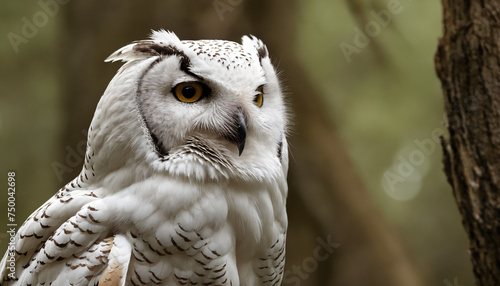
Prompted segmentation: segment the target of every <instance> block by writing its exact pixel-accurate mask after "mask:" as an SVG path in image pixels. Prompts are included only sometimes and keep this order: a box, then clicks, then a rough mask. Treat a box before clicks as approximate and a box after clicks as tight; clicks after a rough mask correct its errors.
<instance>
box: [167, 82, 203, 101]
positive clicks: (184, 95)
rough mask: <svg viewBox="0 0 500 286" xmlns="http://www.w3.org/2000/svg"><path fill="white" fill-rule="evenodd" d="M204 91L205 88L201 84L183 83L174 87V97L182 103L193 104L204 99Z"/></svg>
mask: <svg viewBox="0 0 500 286" xmlns="http://www.w3.org/2000/svg"><path fill="white" fill-rule="evenodd" d="M204 90H205V89H204V86H203V85H202V84H201V83H199V82H195V81H189V82H181V83H179V84H178V85H176V86H175V87H174V95H175V97H176V98H177V99H178V100H180V101H182V102H187V103H193V102H196V101H198V100H200V99H201V98H202V97H203V94H204Z"/></svg>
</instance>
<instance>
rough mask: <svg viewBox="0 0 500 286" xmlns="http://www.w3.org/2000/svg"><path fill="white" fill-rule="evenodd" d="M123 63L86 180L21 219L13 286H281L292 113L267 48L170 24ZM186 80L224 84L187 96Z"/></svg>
mask: <svg viewBox="0 0 500 286" xmlns="http://www.w3.org/2000/svg"><path fill="white" fill-rule="evenodd" d="M118 60H121V61H124V62H125V64H124V65H123V66H122V67H121V68H120V70H119V71H118V73H117V75H116V76H115V77H114V78H113V80H112V81H111V82H110V84H109V86H108V88H107V89H106V91H105V93H104V95H103V96H102V98H101V100H100V102H99V104H98V106H97V109H96V112H95V114H94V118H93V120H92V123H91V126H90V128H89V134H88V143H87V151H86V156H85V161H84V165H83V168H82V171H81V173H80V175H79V176H78V177H77V178H75V179H74V180H73V181H71V182H70V183H68V184H67V185H66V186H64V187H63V188H61V189H60V190H59V191H58V192H57V193H56V194H55V195H54V196H53V197H52V198H51V199H49V200H48V201H47V202H46V203H45V204H43V205H42V206H41V207H40V208H38V209H37V210H36V211H35V212H34V213H33V214H32V215H31V216H30V217H29V218H28V219H27V220H26V222H25V223H24V224H23V225H22V226H21V227H20V229H19V231H18V232H17V234H16V244H15V248H16V251H15V260H16V262H15V267H14V268H15V269H14V268H9V266H10V262H9V261H8V258H9V257H10V256H9V255H8V254H9V253H6V255H5V256H4V258H3V260H2V262H1V265H0V267H1V269H2V273H1V277H2V280H1V282H0V283H1V285H5V286H8V285H101V286H108V285H109V286H111V285H234V286H236V285H269V286H271V285H272V286H275V285H279V284H280V282H281V279H282V276H283V271H284V263H285V242H286V228H287V217H286V210H285V202H286V196H287V184H286V175H287V171H288V147H287V142H286V129H287V119H286V107H285V104H284V98H283V94H282V93H281V89H280V86H279V83H278V80H277V77H276V73H275V71H274V68H273V67H272V65H271V62H270V60H269V56H268V51H267V48H266V47H265V46H264V44H263V43H262V42H261V41H260V40H258V39H257V38H255V37H253V36H252V37H243V39H242V44H238V43H235V42H230V41H221V40H201V41H180V40H179V39H178V38H177V36H176V35H175V34H173V33H171V32H165V31H158V32H153V35H152V39H151V40H144V41H138V42H135V43H133V44H130V45H127V46H125V47H123V48H121V49H119V50H118V51H116V52H115V53H113V54H112V55H111V56H110V57H109V58H108V59H107V61H118ZM180 82H201V83H203V84H204V85H205V86H207V90H209V91H210V92H209V94H208V95H206V97H204V98H203V99H201V100H199V101H197V102H196V103H192V104H191V103H189V104H186V103H183V102H180V101H179V100H176V99H175V96H174V95H172V87H173V86H175V85H176V84H179V83H180ZM259 87H263V89H264V105H263V106H262V107H259V106H256V105H255V102H254V98H255V96H256V94H257V93H258V92H259V91H258V90H259ZM235 118H239V119H238V120H240V122H241V120H244V121H245V123H244V125H245V128H246V129H245V131H246V133H245V134H246V136H245V137H235V135H234V134H235V133H234V132H241V128H242V127H241V125H239V124H236V123H235ZM242 138H243V139H242ZM235 140H240V141H241V140H246V143H245V145H244V151H243V153H241V155H240V154H239V152H238V148H240V147H238V148H236V145H235V143H234V142H233V141H235ZM12 270H15V271H12Z"/></svg>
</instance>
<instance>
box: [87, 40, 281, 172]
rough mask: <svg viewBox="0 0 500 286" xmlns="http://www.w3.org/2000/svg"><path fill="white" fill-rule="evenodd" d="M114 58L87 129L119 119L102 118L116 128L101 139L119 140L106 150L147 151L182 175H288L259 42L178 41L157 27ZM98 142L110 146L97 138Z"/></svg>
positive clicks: (276, 95) (272, 75) (277, 99)
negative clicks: (205, 167)
mask: <svg viewBox="0 0 500 286" xmlns="http://www.w3.org/2000/svg"><path fill="white" fill-rule="evenodd" d="M117 60H122V61H124V62H126V63H125V64H124V66H123V67H122V68H121V69H120V70H119V71H118V73H117V75H116V76H115V78H114V79H113V80H112V81H111V83H110V85H109V86H108V89H107V90H106V93H105V95H104V96H103V98H102V99H101V102H100V103H99V105H100V106H98V110H97V111H96V115H95V117H94V121H93V123H92V126H91V132H92V129H94V130H95V129H96V128H97V126H96V125H101V128H102V126H103V123H102V121H108V122H109V121H113V122H114V123H113V124H114V125H118V127H117V126H111V125H110V124H109V123H108V124H105V125H106V126H109V127H110V128H112V130H108V131H110V132H112V133H114V135H111V136H114V138H111V137H109V136H110V134H107V137H108V138H107V140H108V141H113V140H114V141H116V142H119V144H118V145H116V144H115V146H114V147H113V148H111V147H107V149H110V148H111V149H113V152H121V151H123V150H126V151H123V152H128V153H130V152H132V153H134V152H136V151H137V150H138V149H141V152H139V153H137V154H141V155H137V154H136V155H135V158H134V160H137V159H138V158H137V157H140V156H143V155H145V156H146V157H147V158H149V159H148V160H150V161H151V160H153V161H155V162H156V163H155V164H156V165H157V166H159V165H161V164H166V166H167V167H165V166H164V169H168V170H170V171H173V172H176V173H179V174H185V175H188V176H190V175H191V174H190V172H199V170H200V166H201V167H203V165H213V166H215V167H214V168H215V169H214V170H216V171H214V172H217V170H218V171H221V170H223V169H228V170H229V172H240V173H242V174H243V173H245V174H244V175H243V176H248V174H247V173H252V174H259V173H262V174H266V173H269V172H277V171H278V170H279V171H281V172H285V173H286V169H287V165H288V158H287V143H286V129H287V119H286V107H285V103H284V98H283V94H282V91H281V89H280V85H279V82H278V78H277V75H276V72H275V70H274V68H273V66H272V64H271V61H270V59H269V55H268V50H267V48H266V46H265V45H264V44H263V43H262V42H261V41H260V40H258V39H257V38H255V37H253V36H252V37H247V36H244V37H243V38H242V43H241V44H239V43H235V42H230V41H222V40H200V41H180V40H179V39H178V38H177V36H176V35H175V34H173V33H171V32H166V31H159V32H153V35H152V39H151V40H144V41H138V42H135V43H133V44H130V45H127V46H125V47H123V48H121V49H119V50H118V51H116V52H115V53H113V54H112V55H111V56H110V57H109V58H108V59H107V61H117ZM128 109H131V110H128ZM111 110H114V111H111ZM117 113H120V114H117ZM127 113H132V114H135V116H134V115H132V116H129V114H127ZM96 118H98V119H96ZM137 123H139V124H138V125H137ZM134 125H137V126H139V127H140V128H139V129H137V128H135V127H133V126H134ZM134 128H135V130H134ZM101 132H102V131H101ZM94 133H95V132H94ZM90 137H91V134H89V142H91V140H90ZM94 141H99V140H94ZM116 142H115V143H116ZM143 143H146V144H143ZM98 145H103V146H102V147H103V148H105V147H106V146H107V145H109V144H107V143H106V142H104V141H103V140H101V141H100V143H98ZM104 145H106V146H104ZM93 149H96V148H93ZM96 150H97V149H96ZM107 156H110V155H107ZM123 156H125V157H126V156H127V155H126V154H123ZM109 159H111V161H113V160H117V159H112V158H111V157H109ZM123 160H124V159H123ZM123 160H122V161H123ZM108 161H109V160H108ZM118 161H120V160H118ZM123 163H127V162H122V164H123ZM150 163H151V162H150ZM190 164H198V165H200V166H198V167H193V165H190ZM213 166H212V167H213ZM201 169H202V168H201ZM240 169H241V171H239V170H240ZM277 169H278V170H277ZM243 170H244V171H243ZM209 172H212V171H209ZM226 174H227V171H226ZM213 176H214V177H216V176H217V175H213Z"/></svg>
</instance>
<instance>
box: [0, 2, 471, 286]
mask: <svg viewBox="0 0 500 286" xmlns="http://www.w3.org/2000/svg"><path fill="white" fill-rule="evenodd" d="M0 19H1V20H0V34H1V35H2V38H1V39H2V40H1V41H0V60H1V66H0V84H1V86H2V88H3V91H2V94H1V97H0V138H1V141H0V150H1V151H0V152H1V162H2V163H1V166H0V171H1V174H4V175H3V178H4V179H5V181H4V182H5V184H4V194H3V195H0V205H2V207H1V209H2V215H1V217H2V219H1V221H2V224H1V226H0V229H1V230H2V231H1V233H0V240H1V243H0V246H1V250H2V252H3V251H4V250H5V249H6V247H7V243H8V237H7V235H6V230H7V214H6V206H7V197H8V196H7V184H6V182H7V175H6V174H7V172H8V171H16V179H17V188H16V199H17V200H16V203H17V208H16V222H17V223H18V225H19V226H20V225H21V223H22V222H23V221H24V220H25V219H26V218H27V216H28V215H29V214H30V213H31V212H33V211H34V210H35V209H36V208H37V207H38V206H40V205H41V204H42V203H43V202H44V201H46V200H47V199H48V198H49V197H51V196H52V195H53V194H54V193H55V192H56V191H57V190H58V189H59V188H60V187H62V186H63V185H64V184H66V183H67V182H68V181H69V180H70V179H72V178H73V177H74V176H76V174H77V173H78V172H79V171H80V169H81V164H82V162H83V155H82V154H83V151H82V150H83V149H82V148H83V146H85V139H86V135H85V134H86V129H87V128H88V126H89V124H90V121H91V118H92V116H93V111H94V109H95V106H96V105H97V102H98V100H99V97H100V96H101V94H102V92H103V91H104V89H105V88H106V85H107V83H108V82H109V81H110V80H111V78H112V77H113V75H114V73H115V72H116V70H117V69H118V68H119V66H120V65H119V64H118V63H115V64H109V63H104V62H103V60H104V59H105V58H106V57H107V56H108V55H109V54H111V53H112V52H114V51H115V50H117V49H118V48H120V47H122V46H124V45H125V44H128V43H129V42H132V41H134V40H139V39H144V38H146V37H147V36H148V35H149V33H150V30H151V29H160V28H164V29H167V30H172V31H174V32H175V33H176V34H177V35H178V36H179V37H180V38H181V39H201V38H218V39H228V40H235V41H239V38H240V37H241V35H243V34H254V35H256V36H258V37H259V38H261V39H262V40H263V41H264V42H265V43H266V44H267V46H268V48H269V51H270V54H271V56H272V58H273V59H274V62H275V64H276V65H277V67H278V69H279V70H280V71H281V76H282V79H283V85H284V87H285V89H286V90H287V92H288V94H289V95H288V97H289V98H290V99H289V101H290V104H291V106H292V109H293V114H294V117H293V121H294V125H293V127H292V131H291V133H290V141H291V161H290V162H291V169H290V173H289V182H290V194H289V200H288V209H289V217H290V226H289V233H288V241H287V243H288V245H287V262H286V265H287V267H286V272H285V278H284V281H283V283H282V285H372V286H374V285H394V286H395V285H398V286H401V285H405V286H406V285H446V286H448V285H450V286H451V285H473V277H472V270H471V266H470V262H469V257H468V253H467V239H466V236H465V232H464V230H463V228H462V225H461V221H460V216H459V213H458V211H457V207H456V205H455V202H454V200H453V196H452V192H451V189H450V187H449V185H448V184H447V182H446V180H445V176H444V174H443V171H442V163H441V157H442V154H441V149H440V146H439V144H438V141H437V137H438V136H439V135H441V134H444V131H445V128H444V127H443V124H442V122H443V115H444V112H443V103H442V102H443V100H442V94H441V89H440V86H439V82H438V80H437V77H436V75H435V71H434V66H433V57H434V53H435V50H436V47H437V41H438V38H439V36H440V35H441V30H442V28H441V7H440V3H439V2H438V1H423V0H422V1H411V0H401V1H397V0H389V1H385V0H376V1H368V0H355V1H349V0H346V1H324V0H323V1H322V0H311V1H307V2H306V1H298V0H295V1H291V0H289V1H284V0H278V1H267V2H266V1H264V0H258V1H249V0H211V1H196V0H188V1H176V2H175V3H174V1H117V0H113V1H97V0H88V1H68V0H64V1H63V0H58V1H56V0H40V1H2V2H0ZM328 243H330V247H328V246H326V245H328ZM325 246H326V247H325ZM323 247H325V248H323ZM318 248H323V249H321V251H320V252H318ZM318 253H320V254H321V257H320V256H318Z"/></svg>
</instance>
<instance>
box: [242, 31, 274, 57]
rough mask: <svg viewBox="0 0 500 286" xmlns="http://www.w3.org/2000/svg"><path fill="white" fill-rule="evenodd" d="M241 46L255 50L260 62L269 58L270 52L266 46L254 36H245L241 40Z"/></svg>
mask: <svg viewBox="0 0 500 286" xmlns="http://www.w3.org/2000/svg"><path fill="white" fill-rule="evenodd" d="M241 44H242V45H243V46H244V47H246V48H253V49H254V50H255V51H256V52H257V56H258V57H259V61H262V59H264V58H268V57H269V51H268V50H267V47H266V45H264V43H263V42H262V41H261V40H260V39H258V38H257V37H255V36H253V35H250V36H243V38H241Z"/></svg>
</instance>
